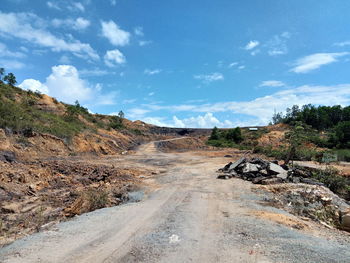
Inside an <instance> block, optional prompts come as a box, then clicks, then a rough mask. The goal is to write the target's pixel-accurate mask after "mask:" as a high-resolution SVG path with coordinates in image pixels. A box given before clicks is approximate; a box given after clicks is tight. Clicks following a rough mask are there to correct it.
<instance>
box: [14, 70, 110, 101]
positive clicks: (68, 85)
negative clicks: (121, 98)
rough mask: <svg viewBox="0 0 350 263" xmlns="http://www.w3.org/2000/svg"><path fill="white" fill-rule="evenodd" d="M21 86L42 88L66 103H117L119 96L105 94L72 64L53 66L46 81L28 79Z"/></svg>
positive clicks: (34, 88) (99, 86)
mask: <svg viewBox="0 0 350 263" xmlns="http://www.w3.org/2000/svg"><path fill="white" fill-rule="evenodd" d="M19 86H20V87H22V88H23V89H29V90H37V89H40V91H41V92H43V93H47V94H48V95H50V96H52V97H55V98H57V99H58V100H61V101H64V102H66V103H74V102H75V101H76V100H78V101H79V102H81V103H83V104H85V105H86V104H91V105H111V104H115V98H116V96H117V92H112V93H108V94H103V93H102V86H101V85H99V84H97V85H95V86H93V85H91V84H90V83H89V82H87V81H85V80H83V79H81V78H80V76H79V72H78V70H77V69H76V68H75V67H74V66H71V65H58V66H54V67H52V72H51V74H50V75H49V76H48V77H47V78H46V82H45V83H41V82H40V81H38V80H34V79H26V80H24V81H23V82H22V83H21V84H20V85H19Z"/></svg>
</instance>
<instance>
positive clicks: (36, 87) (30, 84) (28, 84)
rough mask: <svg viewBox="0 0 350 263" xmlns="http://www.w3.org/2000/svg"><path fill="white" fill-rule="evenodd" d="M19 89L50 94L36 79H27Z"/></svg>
mask: <svg viewBox="0 0 350 263" xmlns="http://www.w3.org/2000/svg"><path fill="white" fill-rule="evenodd" d="M18 87H20V88H21V89H24V90H31V91H39V92H41V93H45V94H48V93H49V89H48V87H47V86H46V85H44V84H42V83H41V82H40V81H38V80H35V79H26V80H24V81H23V82H22V83H21V84H19V85H18Z"/></svg>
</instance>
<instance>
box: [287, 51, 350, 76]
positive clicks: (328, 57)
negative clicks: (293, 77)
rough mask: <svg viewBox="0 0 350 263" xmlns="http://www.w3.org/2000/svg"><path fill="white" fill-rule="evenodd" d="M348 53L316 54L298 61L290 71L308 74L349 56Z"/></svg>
mask: <svg viewBox="0 0 350 263" xmlns="http://www.w3.org/2000/svg"><path fill="white" fill-rule="evenodd" d="M348 54H349V53H348V52H342V53H316V54H312V55H309V56H306V57H303V58H300V59H298V60H297V61H296V62H295V63H294V68H292V69H291V70H290V71H292V72H295V73H308V72H310V71H312V70H315V69H318V68H320V67H321V66H323V65H327V64H331V63H334V62H337V61H338V60H337V58H339V57H342V56H346V55H348Z"/></svg>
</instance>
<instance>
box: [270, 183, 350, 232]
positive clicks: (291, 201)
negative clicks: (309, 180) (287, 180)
mask: <svg viewBox="0 0 350 263" xmlns="http://www.w3.org/2000/svg"><path fill="white" fill-rule="evenodd" d="M264 187H266V190H268V191H270V192H272V193H273V194H274V195H273V197H271V198H270V199H269V200H268V201H267V202H268V203H269V204H270V205H272V206H275V207H277V208H283V209H285V210H287V211H288V212H290V213H292V214H294V215H298V216H304V217H308V218H311V219H312V220H314V221H317V222H320V223H322V224H323V225H326V226H328V227H329V226H331V227H337V228H340V229H343V230H346V231H349V232H350V206H349V205H348V204H347V203H346V202H345V200H343V199H342V198H340V197H339V196H337V195H336V194H334V193H333V192H332V191H330V190H329V189H327V188H326V187H323V186H318V185H306V184H299V183H297V184H279V185H269V186H264Z"/></svg>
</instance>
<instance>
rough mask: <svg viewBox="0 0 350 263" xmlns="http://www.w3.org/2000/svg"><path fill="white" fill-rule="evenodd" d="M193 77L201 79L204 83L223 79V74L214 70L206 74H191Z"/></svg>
mask: <svg viewBox="0 0 350 263" xmlns="http://www.w3.org/2000/svg"><path fill="white" fill-rule="evenodd" d="M193 77H194V78H195V79H199V80H202V81H203V82H205V83H210V82H213V81H218V80H224V75H223V74H222V73H219V72H214V73H211V74H208V75H195V76H193Z"/></svg>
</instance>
